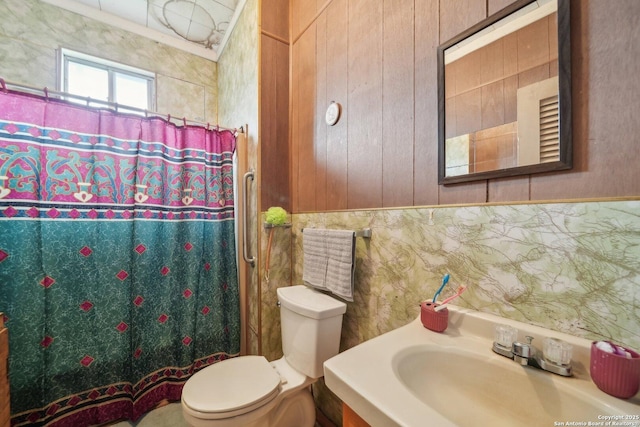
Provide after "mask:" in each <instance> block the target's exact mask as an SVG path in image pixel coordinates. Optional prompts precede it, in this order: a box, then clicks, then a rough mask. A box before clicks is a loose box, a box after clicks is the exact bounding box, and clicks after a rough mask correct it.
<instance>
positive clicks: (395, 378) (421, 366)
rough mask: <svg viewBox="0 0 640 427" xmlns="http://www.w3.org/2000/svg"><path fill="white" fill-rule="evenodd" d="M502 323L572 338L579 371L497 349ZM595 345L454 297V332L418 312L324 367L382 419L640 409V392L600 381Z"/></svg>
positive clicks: (344, 391) (475, 420) (501, 420)
mask: <svg viewBox="0 0 640 427" xmlns="http://www.w3.org/2000/svg"><path fill="white" fill-rule="evenodd" d="M495 324H510V325H512V326H514V327H516V328H518V330H519V331H520V333H519V338H520V339H523V337H524V336H525V335H530V336H533V337H534V341H533V344H534V345H536V344H537V347H540V346H541V344H542V338H544V337H547V336H549V337H555V338H559V339H562V340H564V341H567V342H569V343H570V344H571V345H573V376H572V377H569V378H567V377H562V376H559V375H555V374H552V373H549V372H545V371H541V370H538V369H535V368H531V367H523V366H520V365H518V364H517V363H515V362H514V361H513V360H510V359H508V358H506V357H503V356H500V355H497V354H495V353H494V352H493V351H492V350H491V346H492V343H493V328H494V325H495ZM590 346H591V342H590V341H588V340H584V339H580V338H576V337H572V336H570V335H565V334H562V333H558V332H554V331H550V330H546V329H543V328H539V327H535V326H531V325H527V324H523V323H519V322H514V321H510V320H507V319H504V318H500V317H496V316H492V315H488V314H483V313H478V312H475V311H471V310H467V309H461V308H457V307H450V308H449V327H448V329H447V330H446V331H445V332H444V333H437V332H432V331H429V330H428V329H425V328H424V327H423V326H422V323H421V322H420V319H419V318H418V319H416V320H415V321H413V322H412V323H410V324H408V325H406V326H403V327H401V328H398V329H396V330H394V331H391V332H389V333H386V334H384V335H381V336H379V337H376V338H374V339H372V340H369V341H367V342H364V343H362V344H360V345H357V346H355V347H353V348H351V349H349V350H347V351H345V352H343V353H340V354H338V355H337V356H335V357H333V358H331V359H329V360H328V361H327V362H325V365H324V374H325V382H326V384H327V386H328V387H329V389H331V390H332V391H333V392H334V393H335V394H336V395H337V396H338V397H339V398H340V399H342V401H343V402H345V403H346V404H347V405H349V406H350V407H351V408H352V409H353V410H355V411H356V412H357V413H358V414H359V415H360V416H361V417H362V418H364V420H365V421H367V422H368V423H369V424H371V425H372V426H373V427H377V426H380V427H388V426H407V427H419V426H424V425H434V426H455V425H458V426H468V425H482V426H485V425H491V426H514V425H527V426H529V425H530V426H553V425H560V423H566V422H567V421H571V422H584V423H585V425H587V424H588V423H589V422H591V423H597V422H603V424H602V425H605V424H604V423H605V422H606V421H607V419H605V418H604V417H607V416H624V415H640V398H638V396H636V397H634V398H632V399H630V400H622V399H618V398H615V397H612V396H609V395H607V394H605V393H604V392H602V391H600V390H599V389H598V388H597V387H596V385H595V384H594V383H593V382H592V381H591V378H590V376H589V351H590ZM621 420H622V419H621ZM621 420H619V421H621ZM635 422H638V420H637V419H636V420H635ZM554 423H558V424H554ZM592 425H595V424H592Z"/></svg>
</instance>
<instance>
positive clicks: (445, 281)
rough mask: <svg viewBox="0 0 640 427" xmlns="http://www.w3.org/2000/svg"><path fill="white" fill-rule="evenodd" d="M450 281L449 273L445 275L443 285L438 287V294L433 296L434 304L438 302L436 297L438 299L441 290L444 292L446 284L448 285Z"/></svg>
mask: <svg viewBox="0 0 640 427" xmlns="http://www.w3.org/2000/svg"><path fill="white" fill-rule="evenodd" d="M448 281H449V273H447V274H445V275H444V277H443V278H442V285H440V288H439V289H438V291H437V292H436V294H435V295H434V296H433V301H431V302H432V303H434V304H435V303H436V299H438V295H440V292H442V289H443V288H444V285H446V284H447V282H448Z"/></svg>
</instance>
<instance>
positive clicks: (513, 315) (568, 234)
mask: <svg viewBox="0 0 640 427" xmlns="http://www.w3.org/2000/svg"><path fill="white" fill-rule="evenodd" d="M292 222H293V227H292V229H291V231H290V232H291V240H292V244H293V250H292V256H293V261H292V262H293V278H292V284H298V283H301V278H302V233H301V230H302V229H303V228H305V227H318V228H342V229H360V228H364V227H370V228H371V229H372V231H373V236H372V238H371V239H363V238H358V239H356V240H357V243H356V245H357V247H356V258H357V260H356V284H355V301H354V302H353V303H348V308H347V312H346V314H345V319H344V322H343V330H342V342H341V350H345V349H347V348H350V347H352V346H354V345H357V344H358V343H360V342H363V341H366V340H368V339H371V338H373V337H375V336H377V335H380V334H382V333H384V332H387V331H390V330H392V329H395V328H397V327H399V326H402V325H405V324H407V323H408V322H410V321H412V320H413V319H415V318H416V316H418V314H419V307H418V304H419V303H420V302H421V301H423V300H425V299H428V298H431V297H433V294H434V292H435V291H436V290H437V288H438V286H439V285H440V283H441V280H442V276H443V275H444V274H446V273H449V274H450V275H451V281H450V282H449V283H450V284H449V285H448V286H447V288H446V289H445V291H444V292H443V297H446V296H448V295H450V294H452V293H453V292H454V290H455V288H456V287H457V286H458V285H462V284H464V285H467V286H468V289H467V291H466V292H465V293H464V294H463V295H462V296H461V297H460V298H458V299H457V300H456V303H457V304H458V305H460V306H463V307H467V308H471V309H475V310H479V311H483V312H489V313H493V314H496V315H499V316H502V317H505V318H510V319H515V320H518V321H521V322H526V323H530V324H535V325H539V326H543V327H545V328H549V329H553V330H558V331H562V332H566V333H569V334H571V335H574V336H580V337H584V338H587V339H594V340H595V339H610V340H613V341H615V342H617V343H620V344H624V345H626V346H629V347H631V348H634V349H636V350H639V349H640V201H638V200H631V201H615V200H612V201H594V202H579V203H548V204H515V205H483V206H456V207H434V208H429V207H424V208H407V209H388V210H370V211H367V210H362V211H345V212H330V213H309V214H296V215H293V218H292ZM278 244H282V245H285V247H284V248H282V249H280V251H285V250H286V245H288V244H289V243H288V240H287V239H282V241H280V240H279V241H278ZM272 250H273V249H272ZM272 257H273V252H272ZM272 259H273V258H272ZM283 268H287V266H286V263H284V264H283ZM272 269H273V267H272ZM273 275H274V272H272V276H273ZM282 285H287V284H285V283H283V284H282ZM277 286H279V285H277ZM273 292H274V293H275V290H273ZM265 300H266V297H265ZM269 325H273V328H274V329H275V328H276V326H277V328H278V329H279V319H277V311H265V319H264V320H263V328H264V330H269V327H270V326H269ZM274 339H275V338H274ZM275 353H276V352H275V351H274V354H275ZM314 387H315V388H316V393H315V394H316V402H317V403H318V406H319V407H320V408H321V409H322V410H323V412H325V414H326V415H328V416H329V417H330V418H332V419H333V420H334V421H335V422H338V420H339V419H340V411H341V410H340V404H339V401H337V399H336V398H335V397H332V394H331V393H330V392H328V391H327V390H326V388H325V387H324V385H323V382H322V381H320V382H318V383H317V385H315V386H314Z"/></svg>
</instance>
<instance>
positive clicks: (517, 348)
mask: <svg viewBox="0 0 640 427" xmlns="http://www.w3.org/2000/svg"><path fill="white" fill-rule="evenodd" d="M525 338H526V340H527V343H526V344H525V343H522V342H518V341H516V342H514V343H513V344H512V346H511V352H512V353H513V360H515V361H516V362H517V363H519V364H521V365H527V364H528V363H529V359H530V358H532V357H533V356H534V354H535V349H534V348H533V346H532V345H531V341H533V337H531V336H529V335H527V336H526V337H525Z"/></svg>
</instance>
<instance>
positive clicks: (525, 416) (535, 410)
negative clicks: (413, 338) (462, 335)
mask: <svg viewBox="0 0 640 427" xmlns="http://www.w3.org/2000/svg"><path fill="white" fill-rule="evenodd" d="M502 362H503V361H502V360H497V359H494V358H486V357H485V358H483V357H479V356H478V355H475V354H473V353H470V352H466V351H461V350H458V349H455V348H442V347H438V346H429V345H426V346H416V347H410V348H408V349H405V350H402V351H401V352H399V353H398V354H397V355H396V356H395V357H394V358H393V360H392V363H393V368H394V371H395V374H396V375H397V377H398V379H399V380H400V382H401V383H402V384H403V385H404V386H405V387H406V388H407V389H408V390H409V391H410V392H411V393H412V394H413V395H414V396H415V397H417V398H418V399H419V400H420V401H421V402H422V403H423V404H425V405H428V406H430V407H431V408H432V409H433V410H435V411H436V412H438V413H439V414H441V415H442V416H444V417H445V418H447V419H448V420H451V421H452V422H454V423H456V424H458V425H463V426H466V425H482V426H489V425H490V426H502V425H504V426H514V425H525V426H526V425H531V426H552V425H554V424H553V423H554V422H558V421H559V420H572V419H576V420H582V419H584V420H593V421H597V420H598V415H603V414H604V412H603V409H602V407H601V406H599V405H597V404H596V403H595V402H590V401H589V400H588V399H586V398H583V397H582V396H576V395H575V393H572V390H571V388H570V387H561V385H558V384H556V383H555V382H554V381H552V377H551V375H553V374H549V373H545V372H536V371H532V370H530V369H527V370H526V371H523V369H524V368H523V367H521V366H519V365H517V364H515V363H511V364H507V366H505V364H504V363H502ZM523 373H524V375H523ZM569 381H570V380H569ZM452 399H453V400H452ZM461 406H464V410H461V408H460V407H461Z"/></svg>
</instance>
